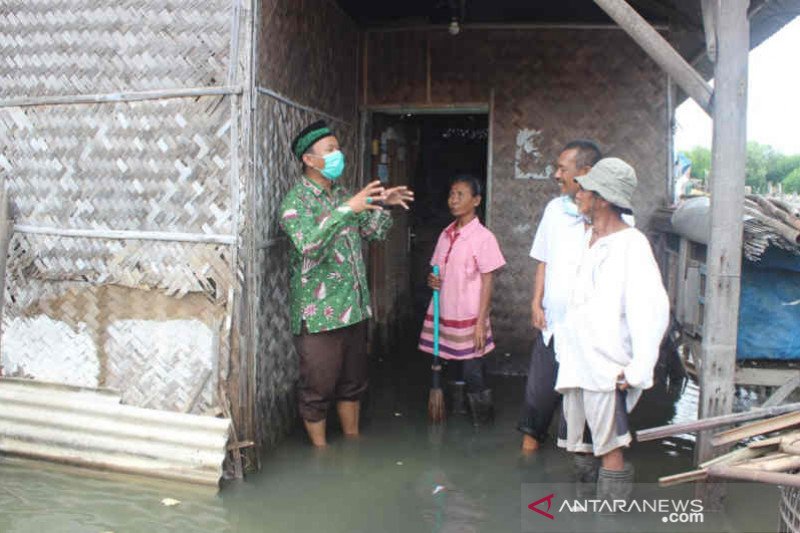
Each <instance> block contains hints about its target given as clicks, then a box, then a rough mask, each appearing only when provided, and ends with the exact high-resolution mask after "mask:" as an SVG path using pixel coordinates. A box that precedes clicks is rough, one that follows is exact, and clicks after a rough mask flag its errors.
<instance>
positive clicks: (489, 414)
mask: <svg viewBox="0 0 800 533" xmlns="http://www.w3.org/2000/svg"><path fill="white" fill-rule="evenodd" d="M467 399H468V400H469V409H470V411H471V412H472V425H473V426H475V427H478V426H482V425H485V424H488V423H489V422H491V421H492V420H494V404H493V403H492V389H484V390H483V391H481V392H468V393H467Z"/></svg>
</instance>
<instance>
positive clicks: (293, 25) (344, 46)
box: [256, 0, 360, 120]
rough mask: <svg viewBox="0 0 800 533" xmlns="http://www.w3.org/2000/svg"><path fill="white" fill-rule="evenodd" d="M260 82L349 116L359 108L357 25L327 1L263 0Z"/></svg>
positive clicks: (259, 55) (259, 34)
mask: <svg viewBox="0 0 800 533" xmlns="http://www.w3.org/2000/svg"><path fill="white" fill-rule="evenodd" d="M260 10H261V13H262V18H261V20H262V24H261V28H260V31H259V32H258V37H257V38H258V52H257V57H258V61H259V66H258V76H257V77H256V80H257V83H258V84H259V85H260V86H262V87H267V88H269V89H272V90H274V91H277V92H279V93H280V94H283V95H285V96H288V97H290V98H292V99H293V100H294V101H296V102H299V103H301V104H304V105H307V106H310V107H312V108H316V109H322V110H325V111H326V112H327V113H329V114H331V115H333V116H336V117H338V118H342V119H345V120H349V117H350V116H352V115H354V114H355V113H356V105H357V99H356V87H357V83H358V81H357V73H358V72H360V65H359V63H358V59H359V58H358V45H359V43H358V40H359V29H358V27H357V26H356V23H355V22H354V21H353V20H352V19H351V18H350V17H349V16H347V15H346V14H345V13H343V12H342V10H341V9H340V8H339V7H338V6H337V5H336V3H335V2H330V1H328V0H263V1H262V2H261V7H260Z"/></svg>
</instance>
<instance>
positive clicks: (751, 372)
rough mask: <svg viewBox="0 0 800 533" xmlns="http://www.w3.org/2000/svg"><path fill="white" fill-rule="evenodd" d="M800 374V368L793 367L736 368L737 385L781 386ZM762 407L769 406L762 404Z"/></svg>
mask: <svg viewBox="0 0 800 533" xmlns="http://www.w3.org/2000/svg"><path fill="white" fill-rule="evenodd" d="M797 376H800V370H793V369H791V368H742V367H739V368H737V369H736V374H735V376H734V378H735V379H736V384H737V385H753V386H757V387H780V386H781V385H783V384H784V383H786V382H787V381H789V380H790V379H792V378H794V377H797ZM762 407H767V406H766V405H762Z"/></svg>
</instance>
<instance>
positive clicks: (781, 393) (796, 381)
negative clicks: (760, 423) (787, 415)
mask: <svg viewBox="0 0 800 533" xmlns="http://www.w3.org/2000/svg"><path fill="white" fill-rule="evenodd" d="M797 387H800V376H795V377H793V378H790V379H788V380H787V381H786V383H784V384H783V385H781V386H780V387H778V390H776V391H775V392H773V393H772V395H771V396H770V397H769V398H767V401H765V402H764V405H763V406H762V407H772V406H773V405H780V404H781V403H783V401H784V400H785V399H786V398H788V397H789V395H791V394H792V393H793V392H794V390H795V389H796V388H797Z"/></svg>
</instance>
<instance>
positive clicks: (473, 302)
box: [419, 218, 506, 359]
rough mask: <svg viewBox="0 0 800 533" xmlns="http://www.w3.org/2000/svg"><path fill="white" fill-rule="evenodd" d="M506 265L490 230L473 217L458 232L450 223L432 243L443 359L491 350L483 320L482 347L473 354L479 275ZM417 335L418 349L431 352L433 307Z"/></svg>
mask: <svg viewBox="0 0 800 533" xmlns="http://www.w3.org/2000/svg"><path fill="white" fill-rule="evenodd" d="M505 264H506V260H505V258H503V254H502V252H501V251H500V246H498V244H497V239H495V236H494V235H493V234H492V232H491V231H489V230H488V229H486V227H485V226H484V225H483V224H481V223H480V221H479V220H478V219H477V218H475V219H473V220H472V221H471V222H470V223H468V224H467V225H466V226H464V227H463V228H461V229H458V230H457V229H456V227H455V222H454V223H452V224H450V225H449V226H448V227H447V228H445V230H444V231H442V233H441V235H439V241H438V242H437V243H436V248H435V250H434V252H433V257H432V258H431V266H433V265H439V271H440V275H441V277H442V288H441V290H440V298H439V302H440V304H439V305H440V307H439V313H440V320H439V325H440V330H439V350H440V356H441V357H442V358H444V359H471V358H474V357H481V356H482V355H484V354H486V353H488V352H490V351H492V350H493V349H494V339H493V337H492V332H491V324H490V322H489V320H488V318H487V323H486V326H487V329H486V331H487V340H486V348H485V350H484V351H483V352H482V353H477V352H475V348H474V334H475V325H476V324H477V321H478V314H479V313H480V299H481V274H486V273H489V272H493V271H495V270H497V269H498V268H500V267H502V266H503V265H505ZM432 305H433V304H432V303H431V306H429V307H428V313H427V315H426V317H425V322H424V324H423V328H422V334H421V335H420V343H419V349H420V350H422V351H425V352H428V353H433V307H432Z"/></svg>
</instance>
